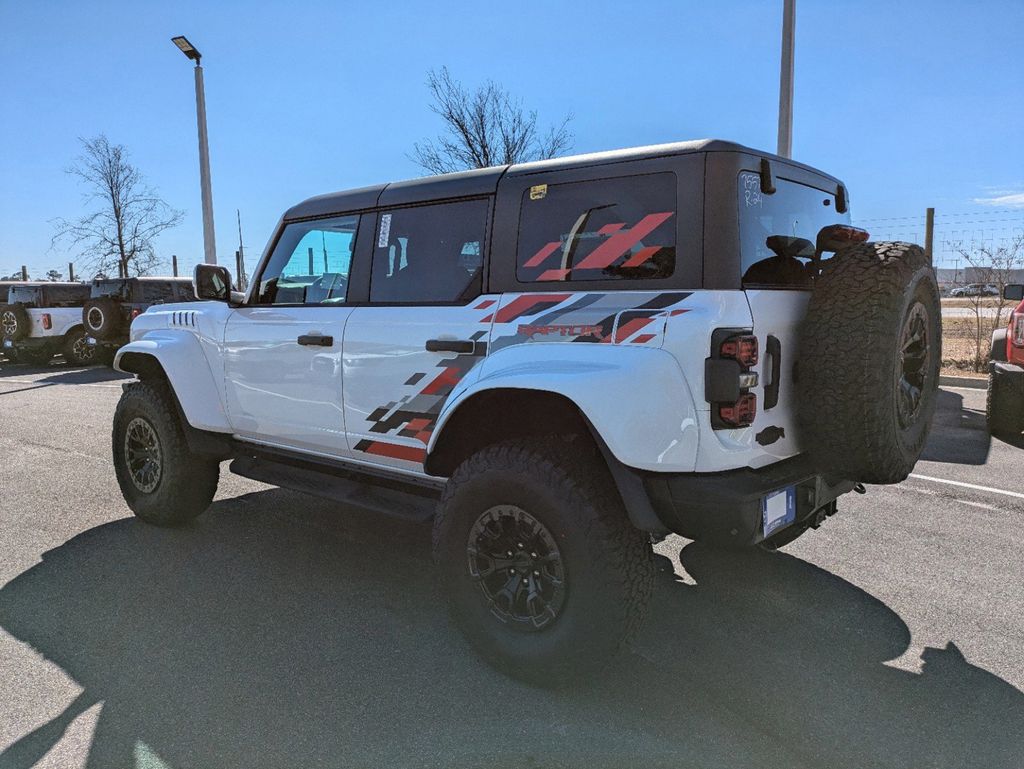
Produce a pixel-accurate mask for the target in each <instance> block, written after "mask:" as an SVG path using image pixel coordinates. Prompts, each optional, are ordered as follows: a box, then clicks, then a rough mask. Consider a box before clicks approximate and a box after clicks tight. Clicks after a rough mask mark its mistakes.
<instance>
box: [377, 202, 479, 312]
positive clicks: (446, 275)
mask: <svg viewBox="0 0 1024 769" xmlns="http://www.w3.org/2000/svg"><path fill="white" fill-rule="evenodd" d="M487 208H488V202H487V201H486V200H465V201H461V202H458V203H442V204H438V205H429V206H418V207H416V208H400V209H397V210H393V211H386V212H384V213H382V214H381V215H380V217H379V220H378V222H377V234H376V242H375V244H374V246H375V247H374V249H373V272H372V274H371V276H370V301H372V302H402V303H413V304H415V303H429V302H458V301H463V300H469V299H472V298H473V297H474V296H476V295H477V294H479V293H480V287H481V266H482V265H483V243H484V234H485V232H486V229H487Z"/></svg>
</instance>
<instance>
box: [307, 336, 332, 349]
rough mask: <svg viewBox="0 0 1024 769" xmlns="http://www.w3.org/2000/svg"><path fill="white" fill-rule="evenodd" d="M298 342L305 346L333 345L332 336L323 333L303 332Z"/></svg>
mask: <svg viewBox="0 0 1024 769" xmlns="http://www.w3.org/2000/svg"><path fill="white" fill-rule="evenodd" d="M298 342H299V344H301V345H303V346H305V347H334V337H333V336H324V335H323V334H303V335H302V336H300V337H299V338H298Z"/></svg>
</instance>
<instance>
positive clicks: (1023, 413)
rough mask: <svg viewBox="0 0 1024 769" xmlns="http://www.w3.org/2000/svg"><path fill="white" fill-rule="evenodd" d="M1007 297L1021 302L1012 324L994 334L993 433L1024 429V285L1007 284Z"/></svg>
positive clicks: (988, 411)
mask: <svg viewBox="0 0 1024 769" xmlns="http://www.w3.org/2000/svg"><path fill="white" fill-rule="evenodd" d="M1003 299H1006V300H1008V301H1011V302H1019V304H1018V305H1017V306H1016V307H1015V308H1014V309H1013V312H1012V313H1010V324H1009V326H1007V327H1006V328H1001V329H997V330H996V331H994V332H993V333H992V353H991V356H990V358H989V364H988V397H987V398H986V400H985V415H986V418H987V420H988V430H989V432H990V433H992V434H993V435H1018V434H1020V433H1021V432H1024V301H1022V300H1024V285H1022V284H1019V283H1013V284H1010V285H1007V286H1004V287H1003Z"/></svg>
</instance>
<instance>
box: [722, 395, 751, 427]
mask: <svg viewBox="0 0 1024 769" xmlns="http://www.w3.org/2000/svg"><path fill="white" fill-rule="evenodd" d="M756 416H757V396H756V395H754V393H744V394H743V395H741V396H740V399H739V400H738V401H736V402H735V403H728V404H722V405H720V406H719V407H718V418H719V419H721V420H722V421H723V422H724V423H725V424H727V425H729V426H730V427H749V426H750V425H752V424H754V417H756Z"/></svg>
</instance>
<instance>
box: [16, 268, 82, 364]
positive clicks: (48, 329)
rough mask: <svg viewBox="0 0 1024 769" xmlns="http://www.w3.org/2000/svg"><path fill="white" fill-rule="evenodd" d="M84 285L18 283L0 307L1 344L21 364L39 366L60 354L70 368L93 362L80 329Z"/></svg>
mask: <svg viewBox="0 0 1024 769" xmlns="http://www.w3.org/2000/svg"><path fill="white" fill-rule="evenodd" d="M88 298H89V285H88V284H87V283H19V284H15V285H12V286H11V287H10V288H9V289H8V291H7V296H6V299H7V303H6V304H0V344H2V345H3V348H4V352H5V354H6V355H7V356H8V357H9V358H10V359H11V360H14V361H18V362H20V363H32V364H35V365H41V364H43V363H46V362H47V361H48V360H50V358H52V357H53V356H54V355H58V354H60V353H63V355H64V360H65V361H66V362H67V363H70V364H71V365H73V366H87V365H89V364H91V363H94V362H96V351H95V349H94V348H93V347H91V346H90V345H89V344H88V343H87V335H86V333H85V328H84V327H83V326H82V305H83V304H85V300H86V299H88Z"/></svg>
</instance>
